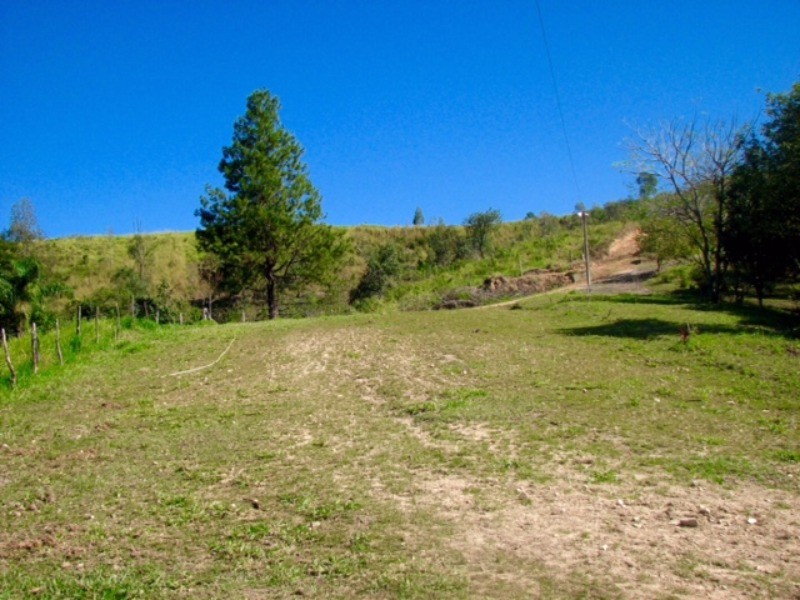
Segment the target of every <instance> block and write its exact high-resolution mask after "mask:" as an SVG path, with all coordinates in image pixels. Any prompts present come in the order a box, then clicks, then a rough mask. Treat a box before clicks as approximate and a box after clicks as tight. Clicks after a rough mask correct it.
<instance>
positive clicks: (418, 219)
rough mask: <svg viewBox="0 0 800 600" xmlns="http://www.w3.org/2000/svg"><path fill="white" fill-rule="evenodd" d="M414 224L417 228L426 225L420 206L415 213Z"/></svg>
mask: <svg viewBox="0 0 800 600" xmlns="http://www.w3.org/2000/svg"><path fill="white" fill-rule="evenodd" d="M413 223H414V226H415V227H419V226H421V225H425V215H423V214H422V209H421V208H420V207H419V206H418V207H417V210H415V211H414V221H413Z"/></svg>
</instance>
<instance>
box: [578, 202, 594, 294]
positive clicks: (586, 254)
mask: <svg viewBox="0 0 800 600" xmlns="http://www.w3.org/2000/svg"><path fill="white" fill-rule="evenodd" d="M578 214H579V215H580V216H581V222H582V223H583V260H584V261H585V262H586V291H587V292H591V291H592V271H591V269H590V267H589V234H588V232H587V230H586V211H585V210H582V211H580V213H578Z"/></svg>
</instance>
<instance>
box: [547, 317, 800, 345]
mask: <svg viewBox="0 0 800 600" xmlns="http://www.w3.org/2000/svg"><path fill="white" fill-rule="evenodd" d="M685 326H686V323H684V322H679V321H668V320H665V319H617V320H616V321H614V322H612V323H603V324H602V325H590V326H587V327H571V328H567V329H561V330H560V333H563V334H565V335H578V336H587V335H600V336H606V337H617V338H630V339H636V340H647V339H653V338H658V337H664V336H667V337H675V338H676V339H678V338H679V337H680V334H681V328H683V327H685ZM691 326H692V328H693V329H694V330H695V331H696V333H701V334H702V333H717V334H720V333H724V334H729V335H731V334H738V333H760V334H762V335H768V336H778V337H786V338H793V337H797V331H796V330H792V329H788V330H785V329H773V328H770V327H764V326H758V325H755V326H754V325H749V324H740V325H720V324H719V323H697V322H696V321H694V322H692V324H691Z"/></svg>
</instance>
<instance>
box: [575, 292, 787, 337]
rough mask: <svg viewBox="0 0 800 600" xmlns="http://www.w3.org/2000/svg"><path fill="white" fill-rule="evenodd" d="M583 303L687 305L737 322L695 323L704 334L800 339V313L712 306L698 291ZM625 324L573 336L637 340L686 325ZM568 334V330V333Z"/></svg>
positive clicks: (656, 321)
mask: <svg viewBox="0 0 800 600" xmlns="http://www.w3.org/2000/svg"><path fill="white" fill-rule="evenodd" d="M581 300H582V301H588V302H591V301H602V302H611V303H619V304H658V305H662V306H686V307H687V308H690V309H692V310H696V311H698V312H701V313H715V312H716V313H724V314H728V315H731V316H733V317H735V318H736V319H737V324H736V325H735V326H728V325H719V324H705V325H704V324H703V323H694V322H693V325H695V324H696V325H697V327H698V328H699V330H700V331H701V332H706V333H755V332H760V333H763V334H766V335H774V336H781V337H785V338H788V339H796V338H800V314H798V313H797V312H796V311H791V310H786V309H780V308H774V307H771V306H764V307H759V306H756V305H752V304H741V305H740V304H731V303H722V304H713V303H711V302H708V301H707V300H706V299H705V297H703V296H702V295H700V294H699V293H697V292H692V291H676V292H672V293H669V294H651V295H641V294H618V295H615V296H603V297H597V296H595V297H584V298H581ZM618 323H622V324H623V325H622V326H620V327H616V326H615V324H610V325H609V324H605V325H600V326H597V327H585V328H576V329H575V330H570V331H572V332H573V333H572V335H611V336H615V337H634V338H639V339H644V338H647V337H657V336H659V335H666V334H667V333H673V334H674V333H677V332H678V331H679V329H680V327H681V326H682V325H685V323H681V322H671V321H665V320H661V319H624V320H621V321H618ZM603 328H610V329H611V330H612V331H617V332H624V331H631V332H633V335H625V334H622V333H617V334H614V333H604V332H603V331H602V330H603ZM581 329H586V330H599V331H597V333H589V332H587V333H583V334H581V333H580V332H579V331H578V330H581ZM565 332H566V333H569V331H567V330H565Z"/></svg>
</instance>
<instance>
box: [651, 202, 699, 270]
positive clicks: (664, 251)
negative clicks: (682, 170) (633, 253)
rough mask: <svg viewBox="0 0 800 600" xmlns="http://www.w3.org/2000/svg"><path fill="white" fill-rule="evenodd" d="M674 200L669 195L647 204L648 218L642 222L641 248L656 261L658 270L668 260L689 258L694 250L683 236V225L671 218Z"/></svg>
mask: <svg viewBox="0 0 800 600" xmlns="http://www.w3.org/2000/svg"><path fill="white" fill-rule="evenodd" d="M673 203H674V199H673V198H672V197H671V196H668V195H662V196H659V197H658V198H655V199H653V200H650V201H647V202H646V206H647V208H646V211H647V213H646V216H645V218H644V219H642V221H641V228H640V229H641V233H640V235H639V239H638V241H639V248H640V250H641V252H642V254H644V255H645V256H648V257H651V258H653V259H654V260H655V261H656V269H657V270H658V271H661V267H662V266H663V264H664V263H665V262H666V261H668V260H678V259H683V258H688V257H690V256H691V254H692V248H691V246H690V245H689V243H688V241H687V237H686V236H685V235H683V233H684V232H683V231H682V229H681V224H680V223H679V222H678V221H676V220H675V219H674V218H672V216H671V211H672V205H673Z"/></svg>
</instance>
